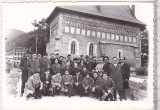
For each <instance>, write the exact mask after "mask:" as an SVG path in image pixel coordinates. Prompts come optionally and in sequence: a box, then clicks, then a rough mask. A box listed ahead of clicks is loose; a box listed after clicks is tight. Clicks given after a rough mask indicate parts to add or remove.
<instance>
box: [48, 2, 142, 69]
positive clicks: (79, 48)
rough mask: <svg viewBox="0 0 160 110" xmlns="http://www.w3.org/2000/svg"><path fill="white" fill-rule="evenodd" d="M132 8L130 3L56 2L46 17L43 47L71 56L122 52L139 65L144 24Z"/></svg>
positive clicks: (111, 55)
mask: <svg viewBox="0 0 160 110" xmlns="http://www.w3.org/2000/svg"><path fill="white" fill-rule="evenodd" d="M134 11H135V7H134V6H132V7H130V6H127V5H104V6H57V7H56V8H55V9H54V10H53V12H52V13H51V14H50V15H49V17H48V19H47V21H46V22H47V23H48V24H49V26H50V39H49V42H48V44H47V48H46V51H47V53H49V54H50V53H59V54H60V55H63V56H66V55H67V54H71V55H72V56H73V57H74V56H79V55H90V56H93V55H94V56H101V55H107V56H108V57H109V58H110V59H111V58H112V57H113V56H116V57H118V58H120V57H123V56H124V57H126V58H127V59H128V61H130V62H132V65H133V66H134V67H140V65H141V57H140V54H141V40H140V36H141V32H142V31H143V30H145V24H144V23H143V22H141V21H139V20H138V19H136V17H135V14H134Z"/></svg>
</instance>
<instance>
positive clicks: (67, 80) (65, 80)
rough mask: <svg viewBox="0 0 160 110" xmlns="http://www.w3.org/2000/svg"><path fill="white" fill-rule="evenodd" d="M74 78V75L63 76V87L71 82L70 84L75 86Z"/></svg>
mask: <svg viewBox="0 0 160 110" xmlns="http://www.w3.org/2000/svg"><path fill="white" fill-rule="evenodd" d="M72 78H73V77H72V75H70V74H69V75H67V76H66V75H63V76H62V82H61V83H62V86H64V83H66V82H69V83H70V84H73V80H72Z"/></svg>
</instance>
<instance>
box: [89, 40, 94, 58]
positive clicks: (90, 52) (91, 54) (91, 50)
mask: <svg viewBox="0 0 160 110" xmlns="http://www.w3.org/2000/svg"><path fill="white" fill-rule="evenodd" d="M89 55H90V56H93V43H91V44H90V46H89Z"/></svg>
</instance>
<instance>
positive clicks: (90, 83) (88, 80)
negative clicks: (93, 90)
mask: <svg viewBox="0 0 160 110" xmlns="http://www.w3.org/2000/svg"><path fill="white" fill-rule="evenodd" d="M82 85H83V87H84V88H86V87H93V85H94V80H93V78H91V77H89V78H86V77H84V78H83V81H82Z"/></svg>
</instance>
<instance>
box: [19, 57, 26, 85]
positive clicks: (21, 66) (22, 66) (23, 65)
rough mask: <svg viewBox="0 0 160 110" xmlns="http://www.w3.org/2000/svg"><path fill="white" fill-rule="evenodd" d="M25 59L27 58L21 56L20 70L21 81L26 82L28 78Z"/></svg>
mask: <svg viewBox="0 0 160 110" xmlns="http://www.w3.org/2000/svg"><path fill="white" fill-rule="evenodd" d="M27 61H28V59H27V58H26V57H24V58H22V59H21V61H20V65H19V67H20V69H21V70H22V81H25V82H27V80H28V68H27Z"/></svg>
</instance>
